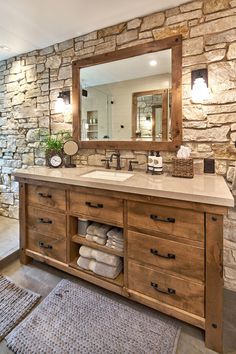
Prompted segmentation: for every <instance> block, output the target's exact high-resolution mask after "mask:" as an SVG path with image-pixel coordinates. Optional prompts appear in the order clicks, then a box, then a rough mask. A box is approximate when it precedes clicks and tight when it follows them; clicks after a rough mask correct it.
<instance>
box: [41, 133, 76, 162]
mask: <svg viewBox="0 0 236 354" xmlns="http://www.w3.org/2000/svg"><path fill="white" fill-rule="evenodd" d="M70 138H71V134H70V133H69V132H64V131H60V132H58V133H57V134H53V135H50V134H48V135H46V136H45V137H44V140H43V147H44V149H45V158H46V166H50V167H51V158H52V157H53V156H59V157H60V158H61V160H62V161H63V160H64V153H63V145H64V143H65V141H66V140H68V139H70ZM58 167H59V166H58Z"/></svg>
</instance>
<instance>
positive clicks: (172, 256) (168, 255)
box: [150, 248, 175, 259]
mask: <svg viewBox="0 0 236 354" xmlns="http://www.w3.org/2000/svg"><path fill="white" fill-rule="evenodd" d="M150 252H151V254H153V255H154V256H157V257H161V258H166V259H175V254H172V253H167V255H164V254H160V253H159V252H158V250H157V249H155V248H151V249H150Z"/></svg>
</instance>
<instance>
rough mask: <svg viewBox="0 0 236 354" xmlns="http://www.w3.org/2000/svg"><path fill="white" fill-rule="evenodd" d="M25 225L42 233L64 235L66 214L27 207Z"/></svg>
mask: <svg viewBox="0 0 236 354" xmlns="http://www.w3.org/2000/svg"><path fill="white" fill-rule="evenodd" d="M27 226H28V228H30V229H31V230H34V231H36V232H39V233H41V234H43V235H47V236H51V235H56V236H62V237H66V216H65V215H63V214H60V213H54V212H52V211H47V210H42V209H39V208H34V207H28V224H27Z"/></svg>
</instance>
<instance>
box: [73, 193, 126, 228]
mask: <svg viewBox="0 0 236 354" xmlns="http://www.w3.org/2000/svg"><path fill="white" fill-rule="evenodd" d="M88 203H91V205H90V206H89V205H88ZM99 205H100V207H99ZM70 212H72V213H76V214H79V215H83V216H84V217H85V218H87V219H89V220H93V219H95V220H96V221H99V220H101V222H104V223H108V224H111V225H113V223H114V222H115V224H116V225H117V224H119V225H121V226H123V200H122V199H114V198H110V197H105V196H97V195H94V194H90V193H70Z"/></svg>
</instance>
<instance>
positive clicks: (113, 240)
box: [107, 237, 124, 246]
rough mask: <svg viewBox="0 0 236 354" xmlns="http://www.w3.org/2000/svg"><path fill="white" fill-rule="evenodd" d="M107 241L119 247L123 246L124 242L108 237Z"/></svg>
mask: <svg viewBox="0 0 236 354" xmlns="http://www.w3.org/2000/svg"><path fill="white" fill-rule="evenodd" d="M107 241H109V242H114V243H116V244H117V245H120V246H123V245H124V241H120V240H118V241H117V240H116V239H114V238H110V237H108V240H107Z"/></svg>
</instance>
